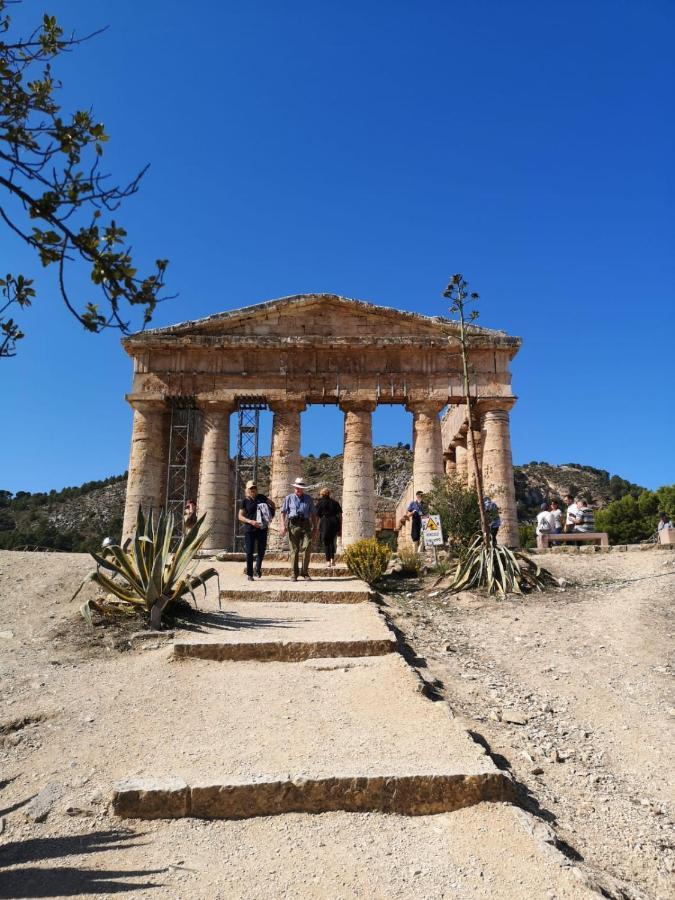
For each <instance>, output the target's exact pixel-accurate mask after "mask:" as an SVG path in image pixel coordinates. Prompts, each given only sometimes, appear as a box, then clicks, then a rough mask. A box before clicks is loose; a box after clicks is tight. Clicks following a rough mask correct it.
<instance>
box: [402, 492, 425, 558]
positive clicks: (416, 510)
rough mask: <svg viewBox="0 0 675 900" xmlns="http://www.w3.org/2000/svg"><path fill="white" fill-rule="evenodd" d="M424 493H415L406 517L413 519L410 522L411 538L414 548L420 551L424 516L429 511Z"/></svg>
mask: <svg viewBox="0 0 675 900" xmlns="http://www.w3.org/2000/svg"><path fill="white" fill-rule="evenodd" d="M423 500H424V494H423V492H422V491H417V492H416V493H415V499H414V500H411V501H410V503H409V504H408V509H407V510H406V513H405V517H406V519H411V523H410V540H411V541H412V545H413V550H414V551H415V553H419V549H420V539H421V537H422V516H426V514H427V511H426V509H425V508H424V503H423Z"/></svg>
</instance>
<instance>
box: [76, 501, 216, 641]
mask: <svg viewBox="0 0 675 900" xmlns="http://www.w3.org/2000/svg"><path fill="white" fill-rule="evenodd" d="M203 521H204V516H202V517H201V518H200V519H198V521H197V522H196V523H195V524H194V525H193V526H192V528H190V529H188V530H187V531H186V532H185V534H183V536H182V538H181V540H180V543H179V544H178V546H177V547H176V550H175V552H173V553H172V552H171V539H172V535H173V530H174V517H173V513H171V512H168V513H167V512H164V510H162V511H161V512H160V513H159V516H158V517H157V521H156V522H155V520H154V518H153V515H152V510H151V511H150V513H149V514H148V516H147V518H146V517H145V516H144V515H143V511H142V510H141V509H140V508H139V510H138V516H137V518H136V533H135V535H134V537H133V539H132V540H131V541H129V542H127V543H126V544H125V546H124V547H120V546H119V545H118V544H114V543H109V544H108V545H107V546H105V547H104V548H103V550H102V551H101V553H100V554H99V553H92V556H93V557H94V559H95V560H96V570H95V571H94V572H91V573H90V574H89V575H88V576H87V578H85V580H84V581H83V582H82V584H81V585H80V587H79V588H78V589H77V591H76V592H75V594H74V595H73V599H75V597H76V596H77V595H78V593H79V592H80V590H81V589H82V587H83V586H84V585H85V584H86V583H87V582H89V581H93V582H94V583H95V584H98V585H99V586H100V587H102V588H103V589H104V590H106V591H107V592H108V594H109V595H112V596H109V597H108V598H106V599H105V600H101V599H93V600H87V602H86V603H84V604H83V606H82V607H81V608H80V612H81V613H82V615H83V616H84V618H85V620H86V621H88V622H89V623H91V621H92V619H91V613H92V610H96V611H97V612H99V613H101V614H106V613H108V614H119V615H125V614H131V615H133V614H134V613H136V612H138V611H139V610H140V611H142V612H144V613H145V614H146V615H147V616H148V617H149V619H150V625H151V627H152V628H155V629H157V628H159V627H160V625H161V622H162V616H163V614H164V611H165V610H166V609H167V607H168V606H169V605H170V604H171V603H175V602H176V601H178V600H181V599H184V598H185V597H186V596H188V595H189V596H190V597H192V600H193V602H194V603H195V606H196V598H195V593H194V592H195V590H196V589H197V588H200V587H202V588H204V592H205V593H206V582H207V581H209V579H211V578H213V577H214V576H215V577H216V578H217V577H218V573H217V571H216V570H215V569H214V568H209V569H206V570H205V571H203V572H200V573H199V574H195V571H194V566H195V565H196V561H195V556H196V554H197V552H198V551H199V550H200V549H201V548H202V546H203V544H204V541H205V540H206V535H207V532H203V533H201V534H200V529H201V526H202V523H203ZM191 566H193V568H192V569H191V568H190V567H191ZM219 593H220V592H219Z"/></svg>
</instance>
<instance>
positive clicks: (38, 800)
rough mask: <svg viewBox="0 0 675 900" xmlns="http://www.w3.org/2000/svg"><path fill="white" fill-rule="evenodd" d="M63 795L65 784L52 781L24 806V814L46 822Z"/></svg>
mask: <svg viewBox="0 0 675 900" xmlns="http://www.w3.org/2000/svg"><path fill="white" fill-rule="evenodd" d="M62 796H63V785H62V784H59V783H58V782H57V781H50V782H49V783H48V784H47V785H45V787H44V788H43V789H42V790H41V791H40V793H39V794H37V795H36V796H35V797H33V799H32V800H31V801H30V803H28V805H27V806H25V807H24V810H23V814H24V816H25V817H26V818H28V819H32V821H33V822H44V821H46V819H47V816H48V815H49V813H50V812H51V811H52V808H53V806H54V804H55V803H56V801H57V800H60V799H61V797H62Z"/></svg>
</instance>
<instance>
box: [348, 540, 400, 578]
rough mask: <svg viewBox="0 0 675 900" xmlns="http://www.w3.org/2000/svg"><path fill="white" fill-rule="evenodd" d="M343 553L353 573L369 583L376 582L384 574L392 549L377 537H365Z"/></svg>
mask: <svg viewBox="0 0 675 900" xmlns="http://www.w3.org/2000/svg"><path fill="white" fill-rule="evenodd" d="M342 555H343V558H344V561H345V564H346V566H347V568H348V569H349V571H350V572H351V574H352V575H354V576H356V578H360V579H361V580H362V581H365V582H367V583H368V584H374V583H375V582H376V581H377V580H378V579H379V578H381V577H382V576H383V575H384V570H385V569H386V568H387V563H388V562H389V559H390V557H391V550H390V549H389V547H387V546H385V544H380V543H379V542H378V541H376V540H375V538H364V539H363V540H361V541H356V543H355V544H351V545H350V546H349V547H347V548H346V550H345V551H344V552H343V554H342Z"/></svg>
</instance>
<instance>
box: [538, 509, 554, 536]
mask: <svg viewBox="0 0 675 900" xmlns="http://www.w3.org/2000/svg"><path fill="white" fill-rule="evenodd" d="M552 532H553V517H552V515H551V513H550V511H549V508H548V503H542V504H541V512H539V513H537V534H552Z"/></svg>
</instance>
